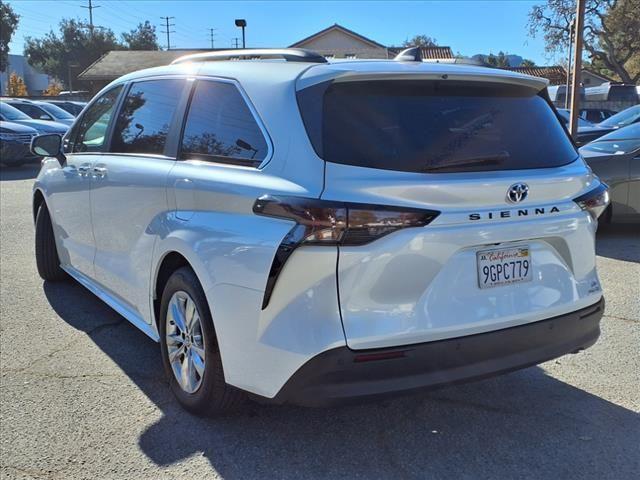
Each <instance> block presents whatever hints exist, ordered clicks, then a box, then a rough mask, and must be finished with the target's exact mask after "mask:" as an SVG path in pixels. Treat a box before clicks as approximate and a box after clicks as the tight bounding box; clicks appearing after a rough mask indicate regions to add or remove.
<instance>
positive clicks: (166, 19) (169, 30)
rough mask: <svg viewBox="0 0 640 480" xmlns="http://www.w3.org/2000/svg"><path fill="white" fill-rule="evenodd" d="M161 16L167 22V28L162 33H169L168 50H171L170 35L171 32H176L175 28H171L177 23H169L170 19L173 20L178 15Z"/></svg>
mask: <svg viewBox="0 0 640 480" xmlns="http://www.w3.org/2000/svg"><path fill="white" fill-rule="evenodd" d="M160 18H161V19H163V20H165V22H166V27H167V29H166V30H164V31H163V32H162V33H166V34H167V50H171V37H170V36H169V34H171V33H176V31H175V30H171V27H175V26H176V24H175V23H169V21H170V20H173V19H174V18H176V17H160Z"/></svg>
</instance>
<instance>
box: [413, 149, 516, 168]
mask: <svg viewBox="0 0 640 480" xmlns="http://www.w3.org/2000/svg"><path fill="white" fill-rule="evenodd" d="M510 157H511V155H509V153H507V152H501V153H498V154H496V155H487V156H485V157H471V158H465V159H462V160H456V161H454V162H450V163H447V164H444V165H435V166H432V167H431V166H425V167H424V168H423V170H422V171H424V172H429V171H434V170H448V169H454V170H455V169H460V168H465V167H479V166H482V165H497V164H499V163H500V162H502V161H504V160H507V159H508V158H510Z"/></svg>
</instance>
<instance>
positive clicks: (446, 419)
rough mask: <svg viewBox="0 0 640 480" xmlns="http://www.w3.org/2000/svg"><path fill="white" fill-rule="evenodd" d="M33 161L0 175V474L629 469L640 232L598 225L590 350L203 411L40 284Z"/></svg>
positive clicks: (633, 443) (555, 474) (124, 344)
mask: <svg viewBox="0 0 640 480" xmlns="http://www.w3.org/2000/svg"><path fill="white" fill-rule="evenodd" d="M36 171H37V170H36V167H35V166H29V167H23V168H18V169H5V170H3V171H2V172H1V173H0V177H1V178H0V191H1V210H0V220H1V221H0V225H1V232H0V254H1V257H0V303H1V311H0V373H1V378H0V477H1V478H3V479H5V478H6V479H79V478H90V479H120V478H122V479H131V478H135V479H147V478H148V479H164V478H166V479H180V478H198V479H199V478H218V477H223V478H256V477H267V476H268V477H277V478H283V479H289V478H290V479H304V478H318V477H331V478H334V477H335V478H469V479H484V478H486V479H489V478H519V479H521V478H554V479H555V478H582V479H591V478H593V479H627V478H638V472H639V471H640V414H639V412H640V229H639V228H633V227H627V228H613V229H607V230H606V231H601V232H599V234H598V254H599V257H598V264H599V269H600V274H601V279H602V283H603V285H604V289H605V294H606V299H607V307H606V316H605V317H604V319H603V322H602V336H601V338H600V340H599V341H598V343H597V344H596V345H595V346H594V347H592V348H590V349H588V350H587V351H585V352H581V353H579V354H576V355H568V356H565V357H562V358H560V359H558V360H555V361H551V362H548V363H545V364H543V365H541V366H540V367H533V368H529V369H526V370H522V371H519V372H515V373H512V374H509V375H505V376H502V377H497V378H493V379H490V380H484V381H480V382H475V383H470V384H466V385H461V386H456V387H450V388H445V389H441V390H437V391H433V392H430V393H427V394H422V395H418V396H411V397H406V398H399V399H396V400H392V401H385V402H381V403H374V404H367V405H361V406H350V407H344V408H332V409H322V410H314V409H304V408H294V407H273V406H261V405H257V404H249V405H247V407H246V409H245V410H243V411H242V412H240V413H238V414H235V415H232V416H229V417H225V418H219V419H206V420H203V419H200V418H196V417H193V416H191V415H189V414H187V413H185V412H184V411H182V410H181V409H180V408H179V407H178V405H177V404H176V402H175V401H174V400H173V398H172V396H171V394H170V392H169V390H168V388H167V385H166V384H165V381H164V379H163V374H162V371H161V364H160V352H159V348H158V346H157V345H156V344H155V343H153V342H152V341H151V340H149V339H148V338H147V337H145V335H144V334H142V333H140V332H139V331H137V330H136V329H135V328H134V327H133V326H131V325H130V324H128V322H127V321H126V320H124V319H123V318H122V317H120V316H119V315H118V314H116V313H115V312H113V311H112V310H110V309H109V308H108V307H107V306H106V305H104V304H103V303H102V302H101V301H100V300H98V299H97V298H95V297H93V296H92V295H91V294H90V293H88V292H87V291H85V290H84V289H83V288H82V287H81V286H79V285H78V284H75V283H66V284H49V283H43V282H42V281H41V280H40V278H39V277H38V275H37V272H36V268H35V262H34V256H33V224H32V219H31V212H30V194H31V185H32V181H33V180H32V179H33V177H34V176H35V175H36Z"/></svg>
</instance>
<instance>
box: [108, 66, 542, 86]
mask: <svg viewBox="0 0 640 480" xmlns="http://www.w3.org/2000/svg"><path fill="white" fill-rule="evenodd" d="M164 75H194V76H195V75H204V76H218V77H224V78H232V79H236V80H238V81H239V82H240V83H241V84H243V85H244V84H245V83H246V82H249V83H257V82H256V81H259V83H261V84H263V85H264V86H265V87H266V86H269V85H270V84H273V85H276V84H280V85H281V84H282V83H286V82H296V88H297V89H298V90H299V89H302V88H306V87H309V86H311V85H314V84H317V83H321V82H324V81H328V80H336V81H350V80H367V79H374V78H375V79H380V78H385V79H394V80H395V79H405V78H408V77H409V76H411V77H412V78H416V77H417V78H424V79H434V80H435V79H451V80H470V81H491V82H499V83H509V84H519V85H523V86H527V87H530V88H534V89H537V90H542V89H543V88H545V87H546V86H547V85H548V83H549V82H548V80H547V79H545V78H541V77H533V76H530V75H525V74H521V73H517V72H512V71H509V70H501V69H494V68H488V67H480V66H474V65H468V64H455V63H443V62H429V61H426V62H425V61H422V62H420V61H418V62H413V61H412V62H405V61H395V60H348V61H344V60H341V61H328V62H326V63H311V62H297V61H295V62H292V61H286V60H284V59H256V60H216V61H206V60H205V61H196V62H186V63H178V64H173V65H167V66H162V67H155V68H150V69H145V70H139V71H137V72H133V73H130V74H128V75H125V76H123V77H121V78H119V79H118V80H116V81H115V82H114V83H120V82H123V81H128V80H133V79H136V78H142V77H149V76H164Z"/></svg>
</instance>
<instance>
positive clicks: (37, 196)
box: [31, 188, 51, 223]
mask: <svg viewBox="0 0 640 480" xmlns="http://www.w3.org/2000/svg"><path fill="white" fill-rule="evenodd" d="M43 203H44V204H45V205H46V204H47V202H46V200H45V198H44V193H43V192H42V190H40V189H39V188H36V189H35V190H34V192H33V198H32V207H31V208H32V213H33V222H34V223H35V221H36V216H37V215H38V209H39V208H40V206H41V205H42V204H43ZM49 214H51V212H49Z"/></svg>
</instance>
